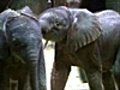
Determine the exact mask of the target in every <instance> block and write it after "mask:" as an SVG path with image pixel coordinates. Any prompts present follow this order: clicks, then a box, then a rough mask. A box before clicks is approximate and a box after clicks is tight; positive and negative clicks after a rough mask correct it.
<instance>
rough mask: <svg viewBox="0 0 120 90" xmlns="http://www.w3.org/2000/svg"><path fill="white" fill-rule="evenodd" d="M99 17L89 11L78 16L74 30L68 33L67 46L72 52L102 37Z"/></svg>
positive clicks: (73, 25)
mask: <svg viewBox="0 0 120 90" xmlns="http://www.w3.org/2000/svg"><path fill="white" fill-rule="evenodd" d="M101 33H102V31H101V28H100V22H99V21H98V17H96V16H95V15H94V14H93V13H91V12H88V11H86V10H85V11H81V12H79V13H77V14H76V16H75V17H74V21H73V24H72V28H71V29H70V30H69V31H68V34H67V41H66V44H67V46H68V47H69V48H70V50H72V51H76V50H77V49H79V48H81V47H83V46H85V45H88V44H90V43H92V42H94V41H95V40H96V39H98V37H99V36H100V35H101Z"/></svg>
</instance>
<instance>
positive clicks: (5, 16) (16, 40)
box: [0, 7, 46, 90]
mask: <svg viewBox="0 0 120 90" xmlns="http://www.w3.org/2000/svg"><path fill="white" fill-rule="evenodd" d="M0 20H1V31H3V33H4V37H5V39H6V44H7V46H8V48H9V53H10V56H11V57H14V59H15V60H18V61H20V62H21V63H23V64H25V65H28V67H29V70H28V71H29V74H30V84H31V88H32V89H33V90H38V89H40V88H42V90H44V89H45V88H46V87H44V89H43V87H42V86H40V85H41V84H44V85H45V67H44V56H43V47H42V34H41V27H40V24H39V22H38V21H37V19H36V18H35V16H34V15H33V13H32V11H31V10H30V9H29V8H28V7H24V8H23V9H21V10H18V11H14V10H11V9H8V10H6V11H4V12H2V13H1V14H0ZM42 65H43V66H42ZM40 67H41V68H42V69H43V70H42V69H41V68H40ZM41 72H42V73H41ZM41 74H43V75H42V76H43V77H42V76H41V77H40V75H41ZM41 78H43V79H41ZM41 81H44V82H41ZM23 83H24V82H23ZM20 90H22V89H20Z"/></svg>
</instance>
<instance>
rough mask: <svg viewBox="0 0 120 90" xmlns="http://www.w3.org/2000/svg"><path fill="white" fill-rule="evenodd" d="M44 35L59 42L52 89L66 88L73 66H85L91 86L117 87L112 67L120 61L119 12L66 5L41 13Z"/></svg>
mask: <svg viewBox="0 0 120 90" xmlns="http://www.w3.org/2000/svg"><path fill="white" fill-rule="evenodd" d="M39 22H40V25H41V26H42V33H43V37H44V38H45V39H46V40H51V41H54V42H56V44H55V60H54V65H53V70H52V76H51V90H64V87H65V84H66V81H67V79H68V76H69V73H70V70H71V66H78V67H81V68H83V69H84V70H85V73H86V76H87V78H88V82H89V86H90V89H91V90H117V88H116V85H115V81H114V78H113V75H112V72H111V71H110V69H111V68H112V66H113V65H114V63H115V62H116V61H117V62H120V55H119V54H120V15H119V14H118V13H117V12H115V11H112V10H106V11H102V12H99V13H91V12H90V11H88V10H86V9H76V8H67V7H64V6H61V7H55V8H51V9H48V10H46V11H44V12H43V13H41V14H40V16H39Z"/></svg>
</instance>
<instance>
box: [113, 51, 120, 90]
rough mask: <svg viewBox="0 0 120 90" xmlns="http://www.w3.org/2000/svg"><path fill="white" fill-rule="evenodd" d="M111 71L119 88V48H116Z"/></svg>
mask: <svg viewBox="0 0 120 90" xmlns="http://www.w3.org/2000/svg"><path fill="white" fill-rule="evenodd" d="M112 73H113V75H114V77H115V80H116V82H117V85H118V88H119V90H120V49H119V50H118V54H117V57H116V61H115V63H114V65H113V67H112Z"/></svg>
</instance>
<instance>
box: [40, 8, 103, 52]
mask: <svg viewBox="0 0 120 90" xmlns="http://www.w3.org/2000/svg"><path fill="white" fill-rule="evenodd" d="M39 22H40V25H41V26H42V33H43V37H44V38H45V39H47V40H52V41H56V42H59V41H61V40H63V39H64V40H66V45H67V46H68V47H70V49H71V50H77V49H78V48H80V47H82V46H85V45H87V44H89V43H91V42H94V41H95V40H96V39H97V38H98V37H99V36H100V35H101V28H100V22H99V20H98V18H97V16H96V15H94V14H93V13H91V12H89V11H88V10H86V9H75V8H67V7H63V6H61V7H57V8H52V9H48V10H46V11H45V12H43V13H42V14H40V17H39Z"/></svg>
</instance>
